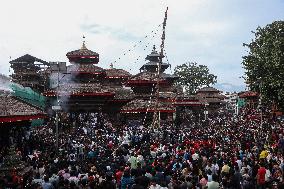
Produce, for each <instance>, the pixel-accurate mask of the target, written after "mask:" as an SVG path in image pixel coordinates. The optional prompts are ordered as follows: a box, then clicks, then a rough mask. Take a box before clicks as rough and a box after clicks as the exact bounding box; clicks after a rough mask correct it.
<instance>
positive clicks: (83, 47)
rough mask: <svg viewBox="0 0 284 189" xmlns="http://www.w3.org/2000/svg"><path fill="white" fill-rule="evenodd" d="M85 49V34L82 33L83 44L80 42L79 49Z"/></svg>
mask: <svg viewBox="0 0 284 189" xmlns="http://www.w3.org/2000/svg"><path fill="white" fill-rule="evenodd" d="M85 49H87V47H86V45H85V36H84V35H83V44H82V47H81V50H85Z"/></svg>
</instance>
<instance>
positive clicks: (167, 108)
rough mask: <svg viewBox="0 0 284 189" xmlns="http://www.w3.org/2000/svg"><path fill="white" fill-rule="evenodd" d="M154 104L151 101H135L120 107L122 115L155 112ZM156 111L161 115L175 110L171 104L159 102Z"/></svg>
mask: <svg viewBox="0 0 284 189" xmlns="http://www.w3.org/2000/svg"><path fill="white" fill-rule="evenodd" d="M155 111H156V102H155V101H153V100H143V99H135V100H132V101H131V102H129V103H127V104H126V105H125V106H123V107H122V110H121V112H122V113H142V112H155ZM157 111H159V112H162V113H173V112H175V108H174V106H173V105H172V104H171V103H168V102H163V101H159V102H158V107H157Z"/></svg>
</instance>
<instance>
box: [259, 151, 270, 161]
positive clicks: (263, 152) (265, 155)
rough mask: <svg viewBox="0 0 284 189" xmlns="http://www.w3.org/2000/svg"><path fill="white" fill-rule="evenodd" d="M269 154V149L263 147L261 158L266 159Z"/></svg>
mask: <svg viewBox="0 0 284 189" xmlns="http://www.w3.org/2000/svg"><path fill="white" fill-rule="evenodd" d="M267 156H268V152H267V150H265V149H263V150H262V151H261V153H260V154H259V159H265V158H266V157H267Z"/></svg>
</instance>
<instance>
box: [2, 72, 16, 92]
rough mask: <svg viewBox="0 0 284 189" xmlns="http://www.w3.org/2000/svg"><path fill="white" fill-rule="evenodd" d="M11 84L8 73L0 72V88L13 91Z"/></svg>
mask: <svg viewBox="0 0 284 189" xmlns="http://www.w3.org/2000/svg"><path fill="white" fill-rule="evenodd" d="M11 85H12V82H11V78H10V77H8V76H6V75H3V74H0V90H1V91H5V92H13V90H12V88H11Z"/></svg>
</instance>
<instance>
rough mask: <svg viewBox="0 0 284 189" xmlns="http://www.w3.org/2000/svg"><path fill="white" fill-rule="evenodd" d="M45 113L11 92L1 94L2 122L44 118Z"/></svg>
mask: <svg viewBox="0 0 284 189" xmlns="http://www.w3.org/2000/svg"><path fill="white" fill-rule="evenodd" d="M44 117H45V114H44V113H43V112H42V111H41V110H39V109H37V108H35V107H33V106H31V105H29V104H26V103H25V102H22V101H21V100H19V99H16V98H15V97H13V96H12V95H11V94H10V93H7V92H3V91H2V93H1V95H0V122H1V123H3V122H15V121H23V120H33V119H40V118H44Z"/></svg>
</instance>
